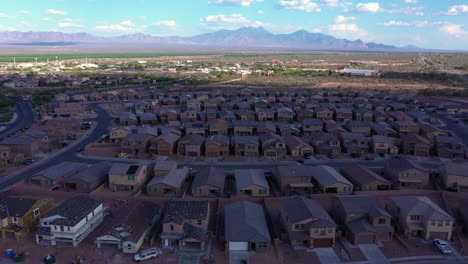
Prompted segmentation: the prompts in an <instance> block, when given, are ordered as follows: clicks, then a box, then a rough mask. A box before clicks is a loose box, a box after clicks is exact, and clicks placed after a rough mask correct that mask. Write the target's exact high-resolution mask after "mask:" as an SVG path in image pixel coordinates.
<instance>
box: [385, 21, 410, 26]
mask: <svg viewBox="0 0 468 264" xmlns="http://www.w3.org/2000/svg"><path fill="white" fill-rule="evenodd" d="M379 25H382V26H386V27H392V26H393V27H409V26H411V24H410V23H408V22H403V21H395V20H390V21H388V22H384V23H379Z"/></svg>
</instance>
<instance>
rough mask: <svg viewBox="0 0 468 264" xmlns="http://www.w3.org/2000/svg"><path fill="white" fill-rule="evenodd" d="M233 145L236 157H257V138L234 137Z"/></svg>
mask: <svg viewBox="0 0 468 264" xmlns="http://www.w3.org/2000/svg"><path fill="white" fill-rule="evenodd" d="M233 145H234V149H235V154H236V156H245V157H258V153H259V141H258V137H257V136H234V137H233Z"/></svg>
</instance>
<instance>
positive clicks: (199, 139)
mask: <svg viewBox="0 0 468 264" xmlns="http://www.w3.org/2000/svg"><path fill="white" fill-rule="evenodd" d="M204 143H205V137H204V136H200V135H198V134H189V135H187V136H185V137H183V138H181V139H180V140H179V143H178V147H177V154H178V155H181V156H187V157H200V156H201V155H202V153H203V146H204Z"/></svg>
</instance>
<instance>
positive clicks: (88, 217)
mask: <svg viewBox="0 0 468 264" xmlns="http://www.w3.org/2000/svg"><path fill="white" fill-rule="evenodd" d="M103 213H104V208H103V204H102V203H101V202H99V201H97V200H94V199H93V198H91V197H89V196H87V195H80V196H77V197H74V198H71V199H68V200H66V201H65V202H63V203H62V204H61V205H59V206H58V207H56V208H55V209H53V210H52V211H50V212H48V213H47V214H45V215H44V216H43V217H42V218H41V220H40V226H39V228H38V230H37V231H36V243H37V244H41V245H52V246H55V245H57V246H62V247H76V246H77V245H78V244H79V243H80V242H81V241H83V240H84V239H85V238H86V237H87V236H88V235H89V234H90V233H91V232H92V231H93V230H94V229H95V228H96V227H98V226H99V224H101V222H102V220H103V218H104V216H103Z"/></svg>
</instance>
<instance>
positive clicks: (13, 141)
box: [0, 137, 41, 158]
mask: <svg viewBox="0 0 468 264" xmlns="http://www.w3.org/2000/svg"><path fill="white" fill-rule="evenodd" d="M0 146H1V147H8V148H9V149H10V151H11V153H13V154H22V155H23V156H24V157H26V158H30V157H32V156H34V155H36V154H38V153H39V152H40V147H41V143H40V142H38V141H36V140H34V139H32V138H24V137H23V138H20V137H8V138H5V139H3V140H2V141H0Z"/></svg>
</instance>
